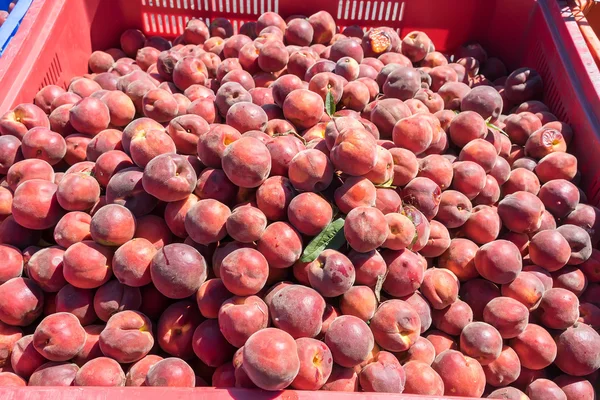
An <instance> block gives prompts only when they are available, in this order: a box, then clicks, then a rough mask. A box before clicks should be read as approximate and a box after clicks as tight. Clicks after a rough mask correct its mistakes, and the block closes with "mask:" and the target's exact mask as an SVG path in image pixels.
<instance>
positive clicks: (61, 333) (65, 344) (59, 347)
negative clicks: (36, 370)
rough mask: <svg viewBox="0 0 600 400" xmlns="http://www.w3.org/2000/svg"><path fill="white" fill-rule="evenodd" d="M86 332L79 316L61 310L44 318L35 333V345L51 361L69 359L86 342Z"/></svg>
mask: <svg viewBox="0 0 600 400" xmlns="http://www.w3.org/2000/svg"><path fill="white" fill-rule="evenodd" d="M85 338H86V333H85V330H84V329H83V327H82V326H81V324H80V322H79V320H78V319H77V317H75V316H74V315H72V314H69V313H65V312H59V313H55V314H51V315H49V316H47V317H46V318H44V319H43V320H42V321H41V322H40V324H39V325H38V326H37V328H36V329H35V333H34V334H33V347H35V349H36V350H37V351H38V352H39V353H40V354H41V355H42V356H43V357H44V358H46V359H48V360H50V361H67V360H69V359H71V358H73V357H74V356H75V355H77V354H78V353H79V352H80V351H81V349H82V348H83V346H84V344H85Z"/></svg>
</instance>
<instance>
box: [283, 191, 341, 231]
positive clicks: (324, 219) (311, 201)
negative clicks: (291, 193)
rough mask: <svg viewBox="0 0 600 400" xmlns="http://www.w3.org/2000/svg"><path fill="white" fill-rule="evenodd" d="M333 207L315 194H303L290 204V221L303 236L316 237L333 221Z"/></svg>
mask: <svg viewBox="0 0 600 400" xmlns="http://www.w3.org/2000/svg"><path fill="white" fill-rule="evenodd" d="M332 216H333V211H332V209H331V205H330V204H329V203H328V202H327V201H326V200H325V199H323V198H322V197H320V196H319V195H317V194H315V193H310V192H309V193H301V194H299V195H298V196H296V197H294V199H293V200H292V201H291V202H290V205H289V207H288V220H289V221H290V223H291V224H292V225H293V226H294V227H295V228H296V229H297V230H298V231H299V232H300V233H302V234H305V235H308V236H316V235H317V234H318V233H319V232H321V231H322V230H323V229H324V228H325V227H326V226H327V225H328V224H329V222H330V221H331V218H332Z"/></svg>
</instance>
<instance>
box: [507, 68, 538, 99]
mask: <svg viewBox="0 0 600 400" xmlns="http://www.w3.org/2000/svg"><path fill="white" fill-rule="evenodd" d="M542 89H543V82H542V77H541V76H540V75H539V74H538V73H537V72H536V71H535V70H534V69H531V68H519V69H516V70H515V71H513V72H512V73H511V74H510V75H509V76H508V78H507V79H506V85H505V90H506V96H507V97H508V99H509V100H511V101H513V102H514V103H522V102H524V101H527V100H532V99H534V98H537V97H540V96H541V92H542Z"/></svg>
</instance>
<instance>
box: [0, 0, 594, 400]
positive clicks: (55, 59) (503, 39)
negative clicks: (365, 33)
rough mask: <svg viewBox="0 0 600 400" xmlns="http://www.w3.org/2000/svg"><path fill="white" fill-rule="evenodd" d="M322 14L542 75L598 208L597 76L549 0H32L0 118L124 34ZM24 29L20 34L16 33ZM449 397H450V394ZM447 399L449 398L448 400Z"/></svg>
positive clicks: (153, 391)
mask: <svg viewBox="0 0 600 400" xmlns="http://www.w3.org/2000/svg"><path fill="white" fill-rule="evenodd" d="M319 10H326V11H328V12H330V13H331V14H332V15H333V16H334V18H336V20H337V21H338V23H339V25H340V28H343V27H344V26H348V25H353V24H359V25H361V26H363V27H369V26H382V25H384V26H391V27H393V28H395V29H397V30H398V32H399V34H400V35H401V36H404V35H406V34H407V33H408V32H410V31H412V30H421V31H424V32H426V33H427V34H428V35H429V36H430V37H431V38H432V40H433V41H434V43H435V46H436V49H437V50H439V51H443V52H452V51H453V50H454V49H455V48H457V47H458V46H459V45H461V44H462V43H464V42H467V41H478V42H480V43H481V44H482V45H483V46H484V47H485V48H486V49H487V50H488V53H489V54H490V55H494V56H498V57H500V58H501V59H503V60H504V61H505V63H506V64H507V66H508V67H509V68H510V69H515V68H517V67H520V66H529V67H533V68H535V69H536V70H537V71H538V72H539V73H540V74H541V75H542V77H543V79H544V84H545V87H544V99H543V100H544V102H545V103H546V104H547V105H548V106H549V107H550V108H551V110H552V112H553V113H554V114H555V115H557V116H558V117H559V118H560V119H561V120H563V121H565V122H567V123H569V124H571V125H572V127H573V129H574V131H575V138H574V140H573V145H572V150H571V151H572V152H573V153H574V154H575V155H576V156H577V157H578V160H579V166H580V169H581V172H582V187H583V189H584V191H585V193H586V194H587V196H588V199H589V202H590V203H592V204H595V205H600V173H599V171H600V157H599V156H598V155H599V154H600V118H599V117H600V72H599V71H598V67H597V66H596V64H595V62H594V60H593V58H592V56H591V54H590V52H589V50H588V48H587V45H586V43H585V40H584V38H583V36H582V35H581V32H580V30H579V27H578V25H577V22H576V21H575V19H574V18H573V16H572V14H571V13H570V10H569V8H568V7H567V5H566V2H564V1H557V0H454V1H449V0H34V2H33V4H32V6H31V8H30V10H29V13H28V15H27V17H26V18H25V19H24V21H23V23H22V26H23V27H24V29H21V30H20V32H19V33H17V35H15V37H14V38H13V40H12V42H11V44H10V46H9V48H8V49H7V51H6V52H5V54H4V56H3V57H2V58H0V112H1V113H3V112H5V111H7V110H8V109H11V108H13V107H14V106H16V105H17V104H19V103H23V102H31V101H32V99H33V97H34V95H35V94H36V93H37V91H38V90H39V89H41V88H42V87H44V86H46V85H49V84H57V85H60V86H63V87H66V86H67V85H68V82H69V81H70V79H71V78H72V77H73V76H76V75H82V74H84V73H86V72H87V68H88V67H87V60H88V56H89V54H90V53H91V52H92V51H93V50H96V49H105V48H108V47H114V46H117V45H118V43H119V36H120V34H121V32H122V31H124V30H125V29H127V28H132V27H135V28H139V29H141V30H143V31H144V32H145V33H146V34H148V35H161V36H165V37H167V38H174V37H176V36H178V35H179V34H181V33H182V32H183V29H184V26H185V24H186V22H187V21H188V20H189V19H191V18H202V19H204V20H206V21H207V22H208V21H209V20H212V19H213V18H216V17H226V18H229V19H230V20H231V21H232V23H233V24H234V27H235V28H236V30H237V28H239V26H241V24H242V23H243V22H245V21H251V20H256V19H257V18H258V16H259V15H260V14H261V13H263V12H265V11H275V12H278V13H280V14H281V15H282V16H284V17H287V16H289V15H293V14H304V15H310V14H312V13H314V12H316V11H319ZM22 31H26V32H28V34H25V33H22ZM331 395H332V394H331V393H327V392H301V391H298V392H296V391H283V392H279V393H269V392H263V391H252V390H243V389H214V388H196V389H175V388H101V389H100V388H39V387H38V388H36V387H28V388H0V399H2V400H16V399H18V400H30V399H52V400H59V399H69V400H74V399H77V400H78V399H82V400H83V399H85V400H94V399H98V400H105V399H114V398H127V399H133V398H142V397H143V398H144V399H145V400H154V399H161V398H165V397H166V398H169V399H192V398H194V399H198V398H211V399H215V398H218V399H223V398H236V399H275V398H278V399H317V400H319V399H324V398H326V397H329V396H331ZM334 396H335V397H336V399H342V400H344V399H351V398H358V397H360V398H361V399H365V400H369V399H373V400H378V399H404V400H409V399H415V398H419V399H432V400H433V399H439V400H441V399H442V398H441V397H423V396H420V397H419V396H411V395H389V394H373V393H361V394H348V393H335V395H334ZM455 398H456V397H455ZM447 400H450V398H448V399H447Z"/></svg>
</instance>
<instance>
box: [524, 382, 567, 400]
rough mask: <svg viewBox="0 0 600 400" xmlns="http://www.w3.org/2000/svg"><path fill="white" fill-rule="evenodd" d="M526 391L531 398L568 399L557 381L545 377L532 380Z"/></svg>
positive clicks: (540, 399)
mask: <svg viewBox="0 0 600 400" xmlns="http://www.w3.org/2000/svg"><path fill="white" fill-rule="evenodd" d="M526 393H527V396H529V398H530V399H531V400H543V399H548V400H567V395H566V394H565V392H563V390H562V389H561V388H560V387H559V386H558V385H557V384H556V383H554V382H553V381H551V380H548V379H543V378H540V379H536V380H535V381H533V382H531V383H530V384H529V386H527V391H526Z"/></svg>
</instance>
